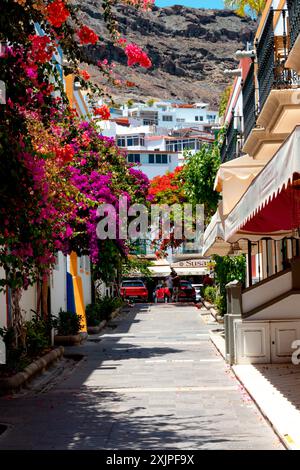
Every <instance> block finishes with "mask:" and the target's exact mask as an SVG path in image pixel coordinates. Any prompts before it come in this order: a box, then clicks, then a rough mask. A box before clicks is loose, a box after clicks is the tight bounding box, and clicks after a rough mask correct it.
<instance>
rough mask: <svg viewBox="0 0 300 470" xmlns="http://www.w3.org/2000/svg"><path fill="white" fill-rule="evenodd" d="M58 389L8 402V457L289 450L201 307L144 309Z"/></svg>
mask: <svg viewBox="0 0 300 470" xmlns="http://www.w3.org/2000/svg"><path fill="white" fill-rule="evenodd" d="M112 323H113V325H112V327H111V328H106V330H104V332H103V334H102V335H100V336H99V337H98V336H95V337H93V338H92V339H93V340H96V341H98V340H99V339H100V341H98V342H96V341H88V342H86V343H85V345H83V346H81V347H79V348H77V349H75V350H74V349H73V350H72V351H76V352H81V353H83V354H85V355H86V357H85V359H84V360H83V361H81V362H80V363H79V364H78V366H77V367H76V369H75V370H73V372H72V373H71V374H69V375H68V374H64V375H63V376H62V379H61V380H60V381H59V382H57V381H56V383H55V384H54V386H53V388H52V389H51V390H49V389H48V390H47V391H45V392H44V393H41V392H40V393H37V394H35V395H34V394H32V393H31V394H28V395H26V396H21V397H17V398H9V397H6V398H5V397H4V398H1V399H0V424H1V423H4V424H8V425H9V426H10V429H9V430H8V431H7V432H6V433H5V434H3V435H2V436H0V449H117V450H121V449H281V448H282V446H281V444H280V443H279V441H278V439H277V437H276V436H275V434H274V433H273V431H272V430H271V428H270V427H269V426H268V424H267V423H266V422H265V421H264V419H263V418H262V417H261V415H260V414H259V412H258V411H257V409H256V407H255V406H254V404H253V403H252V402H251V400H250V399H249V397H248V395H247V394H245V392H244V391H243V390H241V387H240V385H239V384H238V382H237V381H236V379H234V378H233V375H232V373H231V372H230V371H229V369H228V368H227V367H226V365H225V363H224V361H223V359H222V358H221V357H220V356H219V355H218V354H217V353H216V350H215V348H214V347H213V345H212V344H211V342H210V340H209V334H208V330H209V328H210V326H209V325H206V324H205V323H204V322H203V321H202V319H201V315H200V312H199V310H197V309H196V308H195V307H194V306H185V305H181V306H176V305H169V304H163V305H151V306H137V307H135V308H134V309H131V310H130V311H129V312H127V313H123V314H122V315H121V317H120V318H117V319H115V320H113V322H112Z"/></svg>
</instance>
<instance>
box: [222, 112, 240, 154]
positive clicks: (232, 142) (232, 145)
mask: <svg viewBox="0 0 300 470" xmlns="http://www.w3.org/2000/svg"><path fill="white" fill-rule="evenodd" d="M237 137H238V130H237V129H236V128H235V118H234V116H232V118H231V121H230V124H229V126H228V129H227V132H226V138H227V150H226V156H225V161H226V162H228V161H229V160H233V159H234V158H236V157H237V156H238V155H237Z"/></svg>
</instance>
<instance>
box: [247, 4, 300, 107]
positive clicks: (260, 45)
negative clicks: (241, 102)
mask: <svg viewBox="0 0 300 470" xmlns="http://www.w3.org/2000/svg"><path fill="white" fill-rule="evenodd" d="M298 1H299V0H298ZM274 12H276V13H277V12H279V15H280V16H279V21H278V22H277V28H278V31H280V34H279V35H276V36H275V35H274V26H273V24H274ZM256 51H257V62H258V73H257V78H258V86H259V111H261V110H262V108H263V106H264V104H265V102H266V100H267V98H268V96H269V94H270V92H271V90H272V89H288V88H294V87H298V86H299V84H300V77H299V76H298V75H297V74H296V72H294V71H293V70H290V69H287V68H286V67H285V63H286V60H287V57H288V52H289V37H288V16H287V10H273V9H272V8H271V10H270V12H269V15H268V18H267V20H266V23H265V27H264V30H263V33H262V35H261V38H260V40H259V41H258V42H257V43H256Z"/></svg>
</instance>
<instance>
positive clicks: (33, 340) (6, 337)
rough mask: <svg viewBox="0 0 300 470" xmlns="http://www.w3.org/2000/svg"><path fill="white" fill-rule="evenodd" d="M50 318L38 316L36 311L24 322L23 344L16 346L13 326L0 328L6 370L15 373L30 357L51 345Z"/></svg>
mask: <svg viewBox="0 0 300 470" xmlns="http://www.w3.org/2000/svg"><path fill="white" fill-rule="evenodd" d="M51 327H52V319H51V317H49V318H48V319H47V320H44V319H42V318H40V317H39V316H38V315H37V314H36V313H35V314H34V315H33V317H32V319H31V320H30V321H27V322H25V324H24V334H25V336H26V337H25V346H24V347H22V346H18V347H17V346H16V344H17V342H16V337H15V330H14V328H13V327H9V328H0V337H1V338H2V339H3V341H4V344H5V346H6V362H7V364H6V370H10V371H11V372H13V373H16V372H18V371H20V370H22V369H24V367H26V366H27V365H28V364H29V363H30V362H31V361H32V358H34V357H36V356H38V355H40V354H41V353H43V351H44V350H45V349H47V348H49V347H50V346H51V341H50V340H51Z"/></svg>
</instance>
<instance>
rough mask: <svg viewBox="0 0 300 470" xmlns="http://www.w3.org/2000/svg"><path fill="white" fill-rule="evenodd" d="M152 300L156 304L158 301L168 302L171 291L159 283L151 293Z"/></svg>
mask: <svg viewBox="0 0 300 470" xmlns="http://www.w3.org/2000/svg"><path fill="white" fill-rule="evenodd" d="M153 297H154V302H155V303H156V304H157V303H158V302H165V303H167V302H169V301H170V299H171V292H170V290H169V289H168V287H165V286H163V285H161V284H159V285H158V286H156V288H155V291H154V293H153Z"/></svg>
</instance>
